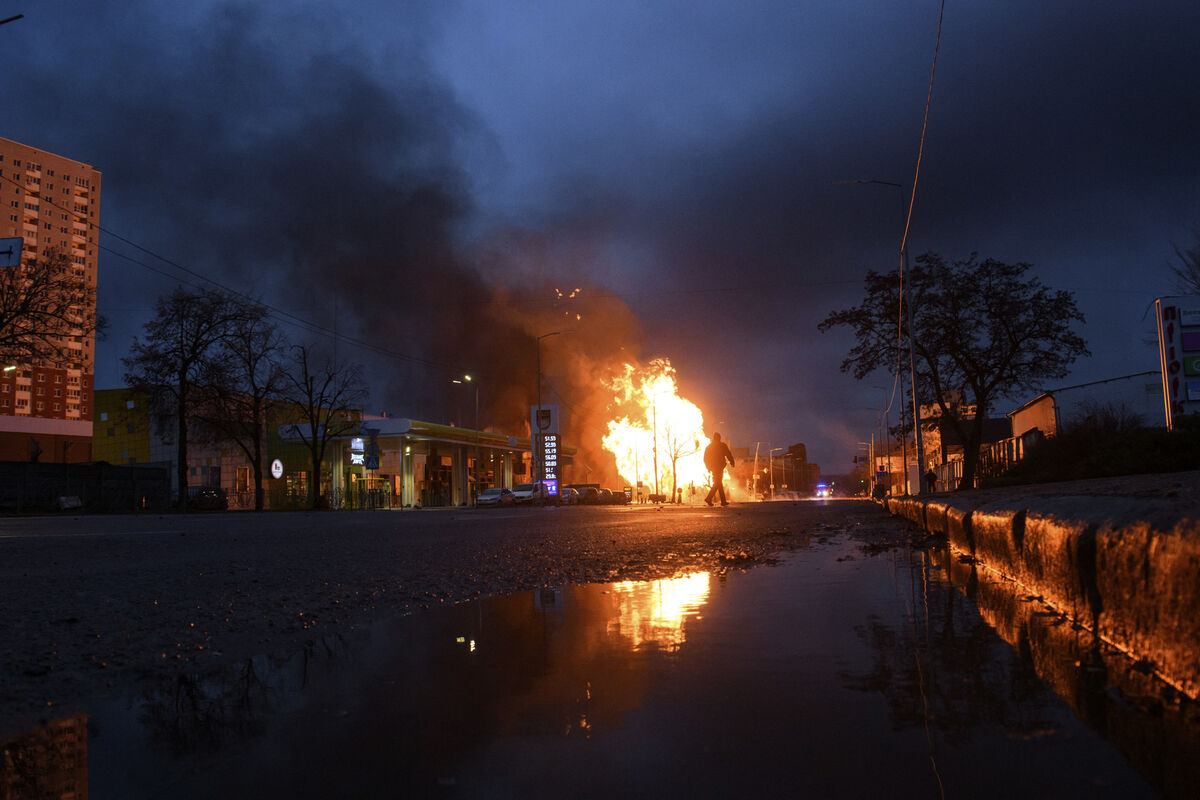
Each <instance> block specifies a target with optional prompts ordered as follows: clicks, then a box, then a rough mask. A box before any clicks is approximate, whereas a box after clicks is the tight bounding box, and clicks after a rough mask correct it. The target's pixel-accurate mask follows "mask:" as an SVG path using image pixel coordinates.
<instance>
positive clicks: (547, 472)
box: [538, 433, 558, 482]
mask: <svg viewBox="0 0 1200 800" xmlns="http://www.w3.org/2000/svg"><path fill="white" fill-rule="evenodd" d="M538 439H539V441H538V449H539V454H540V455H541V462H542V477H543V478H545V479H546V480H548V481H555V482H557V481H558V434H557V433H543V434H541V435H540V436H539V437H538Z"/></svg>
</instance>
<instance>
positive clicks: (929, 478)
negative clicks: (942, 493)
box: [925, 469, 937, 492]
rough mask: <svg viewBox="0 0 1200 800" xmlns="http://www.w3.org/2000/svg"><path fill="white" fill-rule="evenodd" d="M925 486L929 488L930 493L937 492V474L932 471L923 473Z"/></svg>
mask: <svg viewBox="0 0 1200 800" xmlns="http://www.w3.org/2000/svg"><path fill="white" fill-rule="evenodd" d="M925 485H926V486H928V487H929V491H930V492H936V491H937V473H936V472H934V471H933V470H932V469H931V470H929V472H926V473H925Z"/></svg>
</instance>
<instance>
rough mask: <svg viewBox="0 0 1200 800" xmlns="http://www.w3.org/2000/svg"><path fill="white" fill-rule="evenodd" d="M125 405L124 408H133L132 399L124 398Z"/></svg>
mask: <svg viewBox="0 0 1200 800" xmlns="http://www.w3.org/2000/svg"><path fill="white" fill-rule="evenodd" d="M85 385H86V384H85ZM125 407H126V408H133V401H132V400H126V401H125Z"/></svg>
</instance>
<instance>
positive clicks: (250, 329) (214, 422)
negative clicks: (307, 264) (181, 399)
mask: <svg viewBox="0 0 1200 800" xmlns="http://www.w3.org/2000/svg"><path fill="white" fill-rule="evenodd" d="M219 347H220V351H221V352H220V353H219V354H218V355H217V357H216V358H214V359H211V360H210V362H209V372H208V374H206V376H205V380H204V389H203V390H202V391H203V395H204V398H205V399H204V401H203V402H202V403H200V407H199V412H198V413H199V417H200V421H201V422H202V424H203V426H204V427H205V428H206V429H207V430H208V431H209V432H210V433H212V434H213V435H214V437H215V438H216V439H218V440H221V441H232V442H233V443H234V444H236V445H237V446H238V447H239V448H240V449H241V451H242V452H243V453H245V455H246V459H247V460H248V461H249V462H250V465H251V469H252V471H253V473H254V509H255V510H256V511H262V509H263V507H264V502H263V497H264V491H263V472H264V469H263V463H264V461H265V460H266V431H267V424H268V420H270V419H272V418H273V417H274V416H275V410H276V409H277V408H278V407H279V406H281V405H282V401H281V400H280V399H279V395H280V392H281V391H282V390H283V388H284V366H283V361H284V357H285V355H286V344H285V342H284V339H283V335H282V334H281V333H280V332H279V328H278V326H277V325H275V324H274V323H273V322H272V321H271V319H270V318H269V316H268V314H267V309H266V308H265V307H263V306H261V305H257V304H248V306H247V309H246V315H245V316H244V317H242V318H239V319H235V320H233V321H231V323H230V326H229V332H228V335H227V336H226V337H224V339H223V340H222V342H221V343H220V345H219Z"/></svg>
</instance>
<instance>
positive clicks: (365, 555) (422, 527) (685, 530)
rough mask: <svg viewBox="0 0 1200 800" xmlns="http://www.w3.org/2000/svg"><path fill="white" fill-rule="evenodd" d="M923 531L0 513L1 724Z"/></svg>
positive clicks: (670, 518)
mask: <svg viewBox="0 0 1200 800" xmlns="http://www.w3.org/2000/svg"><path fill="white" fill-rule="evenodd" d="M914 531H915V529H914V528H913V526H911V525H910V524H909V523H907V522H904V521H901V520H898V519H895V518H893V517H891V516H889V515H888V514H887V513H886V512H885V511H883V510H882V509H881V508H880V507H878V506H877V505H875V504H873V503H869V502H862V501H827V502H801V503H790V502H779V503H770V504H754V505H746V506H736V505H735V506H731V507H729V508H726V509H707V508H704V507H700V508H695V507H666V508H657V507H621V508H548V509H538V508H529V509H512V510H509V509H504V510H480V511H473V510H462V511H419V512H360V513H325V514H320V513H309V514H303V513H278V514H250V513H245V512H243V513H229V514H214V515H188V516H150V517H71V518H62V517H55V518H40V519H7V520H0V608H2V609H3V614H2V615H0V720H5V721H8V722H9V723H10V724H16V723H15V722H14V721H15V720H19V719H23V718H28V717H29V715H30V714H38V715H45V716H47V717H57V716H60V715H62V714H63V713H70V712H71V711H73V710H75V709H76V708H79V707H81V704H82V703H83V702H84V701H85V700H87V699H92V698H96V697H98V696H103V695H105V694H112V693H116V692H124V691H128V689H129V688H130V687H131V686H134V685H136V684H137V683H138V682H139V681H146V680H152V681H156V682H157V681H163V680H171V679H172V676H176V675H179V674H188V675H197V674H204V673H205V672H206V671H209V670H220V669H226V668H228V666H229V665H231V664H237V663H239V662H241V661H244V660H246V659H248V658H252V657H254V656H257V655H261V654H266V653H271V654H274V653H286V652H289V651H294V650H296V649H298V648H301V647H304V646H305V644H306V643H310V642H313V641H316V640H320V639H322V638H324V637H328V636H331V635H343V634H349V633H351V632H353V631H355V630H356V629H359V628H361V627H363V626H367V625H370V624H372V623H374V622H377V621H379V620H380V619H383V618H386V617H388V616H394V615H399V614H408V613H414V612H419V611H420V610H422V609H425V608H429V607H432V606H437V605H440V604H445V603H454V602H457V601H462V600H466V599H471V598H475V597H480V596H494V595H503V594H510V593H513V592H518V591H523V590H527V589H534V588H539V587H546V586H562V585H565V584H572V583H595V582H611V581H619V580H648V579H655V578H662V577H669V576H673V575H677V574H680V573H685V572H694V571H700V570H707V571H712V572H717V573H720V572H722V571H726V570H731V569H746V568H750V567H753V566H755V565H761V564H769V563H771V562H772V561H773V560H774V559H775V557H776V556H777V555H778V554H780V553H782V552H785V551H787V550H790V549H793V548H796V547H803V546H809V545H810V544H812V543H813V542H817V543H819V542H820V541H821V540H823V539H827V538H829V537H834V536H842V535H849V536H854V537H857V538H861V539H862V541H863V542H864V550H865V551H866V552H871V550H872V549H874V550H879V549H887V548H888V547H890V546H892V544H893V543H896V542H898V541H899V540H900V539H903V538H905V537H908V536H911V535H914Z"/></svg>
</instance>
